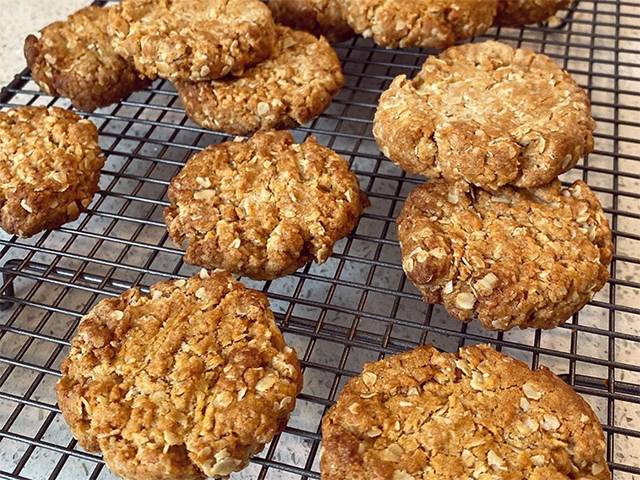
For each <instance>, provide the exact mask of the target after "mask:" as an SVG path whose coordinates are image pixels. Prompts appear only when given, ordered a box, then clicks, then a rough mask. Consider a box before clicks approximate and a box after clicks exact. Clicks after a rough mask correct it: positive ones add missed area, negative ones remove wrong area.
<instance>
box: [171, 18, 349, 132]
mask: <svg viewBox="0 0 640 480" xmlns="http://www.w3.org/2000/svg"><path fill="white" fill-rule="evenodd" d="M277 31H278V41H277V44H276V47H275V50H274V53H273V56H272V57H271V58H270V59H269V60H265V61H264V62H262V63H260V64H259V65H256V66H255V67H253V68H250V69H248V70H247V71H246V72H245V73H244V75H242V76H241V77H233V76H229V77H227V78H223V79H221V80H214V81H211V82H176V88H177V90H178V93H179V94H180V98H181V100H182V103H183V104H184V107H185V110H186V112H187V115H188V116H189V118H190V119H191V120H193V121H194V122H196V123H197V124H198V125H201V126H203V127H205V128H210V129H212V130H219V131H223V132H227V133H231V134H234V135H246V134H249V133H253V132H255V131H257V130H269V129H274V128H277V129H282V128H290V127H295V126H297V125H298V124H303V123H306V122H308V121H310V120H312V119H314V118H316V117H317V116H318V115H320V114H321V113H322V112H323V111H324V110H325V109H326V108H327V107H328V106H329V104H330V103H331V100H332V98H333V96H334V95H335V94H336V93H338V91H339V90H340V89H341V88H342V86H343V84H344V77H343V75H342V69H341V67H340V61H339V60H338V56H337V55H336V52H335V50H334V49H333V48H332V47H331V45H329V43H328V42H327V41H326V40H325V39H324V38H320V39H318V38H316V37H314V36H313V35H311V34H309V33H307V32H301V31H297V30H292V29H290V28H288V27H280V26H279V27H278V28H277Z"/></svg>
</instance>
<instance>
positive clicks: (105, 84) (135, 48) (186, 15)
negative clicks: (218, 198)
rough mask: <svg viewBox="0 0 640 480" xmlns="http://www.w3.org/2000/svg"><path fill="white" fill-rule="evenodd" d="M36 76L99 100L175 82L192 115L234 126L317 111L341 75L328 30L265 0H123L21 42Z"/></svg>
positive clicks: (80, 103) (54, 90) (289, 121)
mask: <svg viewBox="0 0 640 480" xmlns="http://www.w3.org/2000/svg"><path fill="white" fill-rule="evenodd" d="M25 56H26V58H27V62H28V64H29V67H30V68H31V70H32V74H33V78H34V80H35V81H36V82H38V84H39V85H40V86H41V87H42V89H43V90H45V91H46V92H48V93H50V94H58V95H62V96H65V97H68V98H69V99H70V100H71V102H72V103H73V104H74V106H76V107H77V108H79V109H83V110H88V111H91V110H94V109H95V108H98V107H103V106H106V105H109V104H110V103H113V102H116V101H119V100H121V99H122V98H125V97H126V96H128V95H129V94H130V93H131V92H133V91H135V90H137V89H140V88H144V87H145V86H147V85H148V84H149V83H150V81H151V80H153V79H156V78H158V77H159V78H164V79H167V80H170V81H172V82H174V83H175V86H176V88H177V90H178V92H179V94H180V97H181V99H182V101H183V103H184V106H185V108H186V111H187V114H188V115H189V117H190V118H191V119H192V120H193V121H195V122H196V123H198V124H199V125H201V126H203V127H206V128H211V129H216V130H219V131H223V132H226V133H231V134H238V135H240V134H243V135H244V134H249V133H252V132H255V131H256V130H261V129H270V128H288V127H292V126H296V125H298V124H302V123H305V122H308V121H309V120H311V119H313V118H315V117H317V116H318V115H319V114H320V113H322V111H323V110H324V109H325V108H326V107H327V106H328V105H329V103H330V102H331V99H332V98H333V96H334V95H335V94H336V93H337V92H338V91H339V90H340V88H341V87H342V85H343V83H344V78H343V76H342V70H341V68H340V62H339V61H338V57H337V55H336V53H335V51H334V50H333V48H332V47H331V46H330V45H329V44H328V42H327V41H326V40H325V39H324V38H316V37H314V36H313V35H310V34H308V33H306V32H303V31H299V30H294V29H293V28H289V27H286V26H281V25H277V24H275V23H274V21H273V18H272V15H271V12H270V10H269V9H268V8H267V7H266V5H264V4H263V3H262V2H260V1H259V0H229V1H222V0H177V1H170V0H161V1H157V0H124V1H123V2H122V3H121V4H119V5H116V6H114V7H110V8H99V7H88V8H85V9H82V10H80V11H79V12H77V13H75V14H73V15H71V16H70V17H69V18H68V19H67V20H66V21H63V22H55V23H53V24H51V25H49V26H47V27H45V28H44V29H43V30H42V32H41V35H40V38H37V37H36V36H34V35H30V36H29V37H28V38H27V40H26V42H25Z"/></svg>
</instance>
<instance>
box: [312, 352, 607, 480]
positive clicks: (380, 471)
mask: <svg viewBox="0 0 640 480" xmlns="http://www.w3.org/2000/svg"><path fill="white" fill-rule="evenodd" d="M322 438H323V440H322V443H323V449H324V450H323V454H322V458H321V462H320V464H321V478H322V480H344V479H349V480H371V479H388V480H427V479H429V480H432V479H439V480H445V479H450V480H454V479H463V478H465V479H471V478H474V479H481V480H489V479H502V480H525V479H526V480H551V479H553V480H570V479H576V478H580V479H584V480H587V479H589V480H606V479H610V478H611V473H610V472H609V468H608V466H607V463H606V460H605V442H604V435H603V432H602V427H601V426H600V423H599V422H598V418H597V417H596V415H595V414H594V413H593V411H592V410H591V408H590V407H589V405H588V404H587V403H586V402H585V401H584V400H583V399H582V398H580V397H579V396H578V395H577V394H576V393H575V392H574V391H573V390H572V389H571V387H569V386H568V385H567V384H565V383H564V382H563V381H562V380H561V379H559V378H558V377H557V376H555V375H554V374H553V373H552V372H551V371H549V370H548V369H546V368H544V367H543V368H540V369H538V370H535V371H532V370H530V369H529V368H528V367H527V366H526V365H525V364H524V363H522V362H520V361H518V360H515V359H513V358H511V357H508V356H506V355H503V354H501V353H498V352H496V351H495V350H493V349H492V348H490V347H489V346H487V345H480V346H473V347H465V348H462V349H460V352H459V353H458V354H457V355H456V354H452V353H440V352H439V351H438V350H436V349H435V348H433V347H431V346H425V347H420V348H417V349H415V350H412V351H409V352H406V353H402V354H400V355H395V356H392V357H389V358H386V359H385V360H382V361H379V362H375V363H369V364H367V365H365V367H364V371H363V373H362V374H361V375H360V376H358V377H356V378H353V379H351V380H350V381H349V382H348V383H347V385H346V386H345V387H344V390H343V391H342V394H341V395H340V398H339V399H338V402H337V403H336V405H335V406H334V407H333V408H331V410H329V413H328V414H327V415H326V416H325V418H324V420H323V422H322Z"/></svg>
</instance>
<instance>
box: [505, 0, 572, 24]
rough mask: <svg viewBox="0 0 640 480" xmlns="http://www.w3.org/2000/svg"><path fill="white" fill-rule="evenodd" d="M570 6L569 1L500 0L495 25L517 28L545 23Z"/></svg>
mask: <svg viewBox="0 0 640 480" xmlns="http://www.w3.org/2000/svg"><path fill="white" fill-rule="evenodd" d="M568 6H569V0H498V12H497V14H496V19H495V24H496V25H501V26H505V27H517V26H520V25H528V24H530V23H537V22H543V21H545V20H546V19H548V18H549V17H551V16H552V15H554V14H555V13H556V12H557V11H558V10H562V9H563V8H567V7H568Z"/></svg>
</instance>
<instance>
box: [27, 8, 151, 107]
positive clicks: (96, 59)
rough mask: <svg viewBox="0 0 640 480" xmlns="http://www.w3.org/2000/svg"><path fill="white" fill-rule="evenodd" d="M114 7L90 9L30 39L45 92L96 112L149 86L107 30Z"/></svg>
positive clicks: (32, 63)
mask: <svg viewBox="0 0 640 480" xmlns="http://www.w3.org/2000/svg"><path fill="white" fill-rule="evenodd" d="M109 10H110V9H108V8H101V7H86V8H83V9H81V10H79V11H77V12H76V13H74V14H73V15H71V16H70V17H69V18H68V19H67V20H65V21H60V22H54V23H52V24H51V25H48V26H46V27H45V28H43V29H42V31H41V35H40V38H37V37H36V36H34V35H29V36H28V37H27V39H26V40H25V45H24V51H25V57H26V58H27V63H28V64H29V68H31V74H32V76H33V79H34V80H35V81H36V82H38V85H40V87H41V88H42V89H43V90H44V91H45V92H47V93H49V94H51V95H61V96H63V97H67V98H69V99H70V100H71V102H72V103H73V105H74V106H75V107H76V108H79V109H81V110H86V111H93V110H95V109H96V108H98V107H104V106H106V105H110V104H111V103H114V102H117V101H119V100H121V99H122V98H124V97H126V96H128V95H129V94H130V93H132V92H134V91H135V90H139V89H142V88H145V87H146V86H147V85H148V84H149V80H146V79H143V78H141V76H140V74H138V73H137V72H136V70H135V68H134V67H133V63H130V62H129V61H127V60H125V59H124V58H122V57H121V56H120V55H118V54H117V53H116V52H115V51H114V50H113V48H112V46H111V37H110V36H109V35H108V34H107V25H108V23H109V20H108V19H109Z"/></svg>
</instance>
